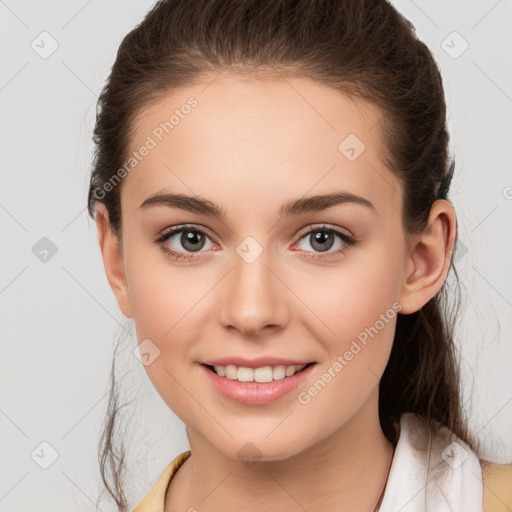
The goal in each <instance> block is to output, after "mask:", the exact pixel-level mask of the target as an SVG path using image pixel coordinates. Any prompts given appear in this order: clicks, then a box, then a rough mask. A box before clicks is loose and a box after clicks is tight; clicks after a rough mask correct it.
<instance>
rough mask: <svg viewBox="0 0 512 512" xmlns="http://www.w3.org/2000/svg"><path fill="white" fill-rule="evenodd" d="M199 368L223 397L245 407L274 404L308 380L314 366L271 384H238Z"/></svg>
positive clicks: (205, 368)
mask: <svg viewBox="0 0 512 512" xmlns="http://www.w3.org/2000/svg"><path fill="white" fill-rule="evenodd" d="M200 366H201V368H202V369H203V371H204V372H206V375H207V377H208V378H209V379H210V382H211V383H212V384H213V387H214V388H215V389H216V390H217V391H219V392H220V393H222V394H223V395H224V396H225V397H227V398H230V399H231V400H234V401H236V402H240V403H243V404H247V405H261V404H268V403H270V402H274V401H275V400H278V399H279V398H281V397H283V396H284V395H286V394H287V393H290V392H291V391H293V390H294V389H296V388H297V387H298V386H300V384H302V383H303V382H304V381H305V380H306V379H307V378H308V376H309V374H310V373H311V371H312V370H313V368H314V367H315V366H316V364H312V365H311V366H308V367H307V368H305V369H304V370H302V371H300V372H298V373H296V374H294V375H292V376H291V377H285V378H284V379H281V380H273V381H272V382H240V381H238V380H234V379H228V378H226V377H220V376H219V375H217V374H216V373H215V372H213V371H211V370H209V369H208V368H207V367H206V366H205V365H203V364H201V365H200Z"/></svg>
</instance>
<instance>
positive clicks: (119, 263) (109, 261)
mask: <svg viewBox="0 0 512 512" xmlns="http://www.w3.org/2000/svg"><path fill="white" fill-rule="evenodd" d="M96 227H97V229H98V242H99V244H100V250H101V254H102V257H103V266H104V267H105V273H106V274H107V279H108V282H109V284H110V287H111V288H112V291H113V292H114V295H115V297H116V300H117V304H118V305H119V308H120V309H121V312H122V313H123V315H124V316H126V317H127V318H133V310H132V306H131V302H130V296H129V294H128V285H127V282H126V275H125V272H124V261H123V253H122V247H121V246H122V243H121V241H120V240H118V238H117V237H116V236H115V235H114V233H113V232H112V229H111V226H110V221H109V215H108V211H107V209H106V207H105V205H104V204H103V203H98V204H97V206H96Z"/></svg>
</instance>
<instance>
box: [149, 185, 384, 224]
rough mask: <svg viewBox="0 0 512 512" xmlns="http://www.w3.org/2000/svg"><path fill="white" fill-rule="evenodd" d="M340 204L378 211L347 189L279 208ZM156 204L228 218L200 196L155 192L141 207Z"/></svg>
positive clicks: (300, 210) (292, 211) (288, 212)
mask: <svg viewBox="0 0 512 512" xmlns="http://www.w3.org/2000/svg"><path fill="white" fill-rule="evenodd" d="M340 204H358V205H361V206H364V207H366V208H368V209H369V210H371V211H373V212H374V213H376V212H377V210H376V208H375V206H374V205H373V203H372V202H371V201H369V200H368V199H366V198H364V197H361V196H358V195H355V194H352V193H351V192H347V191H340V192H333V193H330V194H322V195H316V196H309V197H301V198H299V199H295V200H292V201H289V202H287V203H285V204H283V205H282V206H281V208H280V210H279V217H280V218H284V217H289V216H293V215H301V214H304V213H308V212H318V211H323V210H327V209H328V208H331V207H333V206H336V205H340ZM155 206H166V207H169V208H179V209H181V210H186V211H188V212H192V213H198V214H203V215H211V216H213V217H217V218H219V219H222V220H224V219H226V217H227V211H226V210H225V209H224V208H221V207H220V206H217V205H216V204H215V203H213V202H211V201H209V200H207V199H203V198H201V197H199V196H196V197H192V196H186V195H183V194H155V195H153V196H150V197H148V198H147V199H146V200H145V201H144V202H143V203H142V204H141V205H140V208H142V209H147V208H152V207H155Z"/></svg>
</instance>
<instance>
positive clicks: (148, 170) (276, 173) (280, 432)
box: [118, 73, 407, 460]
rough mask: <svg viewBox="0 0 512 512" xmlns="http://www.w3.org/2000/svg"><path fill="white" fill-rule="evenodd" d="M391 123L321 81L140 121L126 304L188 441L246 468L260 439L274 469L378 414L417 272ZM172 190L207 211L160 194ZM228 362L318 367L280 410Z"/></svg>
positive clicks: (156, 111)
mask: <svg viewBox="0 0 512 512" xmlns="http://www.w3.org/2000/svg"><path fill="white" fill-rule="evenodd" d="M191 97H193V98H194V100H189V98H191ZM173 115H174V118H172V120H171V121H169V119H170V118H171V116H173ZM380 115H381V114H380V111H378V110H377V109H376V108H374V107H371V106H370V105H369V104H367V103H363V102H361V101H360V100H356V99H351V98H349V97H348V96H346V95H343V94H341V93H339V92H336V91H335V90H333V89H331V88H328V87H326V86H323V85H320V84H318V83H316V82H313V81H310V80H308V79H303V78H300V79H288V80H283V81H280V80H275V81H269V80H267V81H264V82H258V81H256V80H254V81H251V80H248V79H247V78H244V79H241V78H237V77H235V76H234V75H228V74H226V73H224V74H222V75H220V76H219V77H217V78H216V79H213V76H212V77H210V78H209V80H208V81H206V80H205V81H204V83H201V84H195V85H191V86H187V87H185V88H182V89H179V90H177V91H173V92H172V93H170V94H168V96H166V97H165V98H164V99H162V100H161V101H158V103H155V104H153V105H152V107H151V108H150V109H148V110H147V111H145V112H144V113H143V114H141V115H139V116H138V118H137V122H136V125H135V132H134V133H135V135H134V136H133V139H132V141H131V151H137V155H138V156H136V157H135V158H136V159H137V163H136V165H135V166H133V168H132V169H131V170H130V171H129V172H128V174H127V176H126V177H125V181H124V182H123V184H122V193H121V211H122V250H123V260H122V261H123V265H124V272H125V279H126V290H125V292H126V295H125V299H122V298H120V297H121V296H122V292H119V293H118V300H119V304H120V306H121V309H122V310H123V313H124V314H125V315H126V316H128V317H133V318H134V321H135V326H136V332H137V338H138V342H139V343H144V344H143V345H141V352H143V353H144V354H145V355H144V356H143V359H144V358H145V364H147V365H146V366H145V368H146V371H147V373H148V375H149V378H150V379H151V381H152V383H153V384H154V386H155V388H156V390H157V391H158V393H159V394H160V395H161V397H162V398H163V400H164V401H165V402H166V403H167V404H168V406H169V407H170V408H171V409H172V410H173V411H174V412H175V413H176V414H177V415H178V416H179V417H180V418H181V419H182V420H183V421H184V423H185V424H186V425H187V431H188V434H189V437H190V436H195V437H196V438H197V439H199V438H201V439H202V440H203V441H206V442H208V443H210V444H211V445H213V446H214V447H216V448H217V449H218V450H220V451H222V452H223V453H225V454H227V455H229V456H232V457H237V456H240V454H241V453H242V454H243V450H246V449H247V446H249V445H248V444H247V443H249V442H250V443H252V445H254V447H255V448H253V449H254V450H255V451H256V452H257V453H258V454H259V456H260V457H261V458H262V459H268V460H272V459H280V458H285V457H289V456H291V455H294V454H297V453H299V452H301V451H304V450H305V449H307V448H308V447H310V446H312V445H313V444H315V443H317V442H319V441H322V440H324V439H326V438H327V437H328V436H330V435H332V434H334V433H335V432H337V431H339V429H342V428H343V427H344V426H348V425H349V424H351V423H352V424H354V425H356V424H360V423H361V421H363V420H364V419H365V418H366V419H367V418H369V417H371V418H372V419H374V418H375V415H376V410H377V399H378V384H379V380H380V377H381V375H382V373H383V371H384V368H385V366H386V363H387V360H388V357H389V353H390V349H391V345H392V340H393V335H394V330H395V323H396V317H397V313H398V311H399V310H400V308H401V307H402V302H401V301H402V298H403V282H404V276H405V275H406V272H407V268H406V267H407V265H406V263H407V260H406V254H407V251H406V244H405V239H404V233H403V231H402V224H401V202H402V186H401V183H400V182H399V181H398V180H397V178H396V177H395V176H394V175H393V174H392V172H391V171H390V170H389V169H387V168H386V167H385V166H384V163H383V155H384V147H383V145H382V140H381V135H380V129H381V126H380V124H379V118H380ZM165 123H167V124H165ZM144 146H145V147H146V150H144V149H142V150H141V148H142V147H144ZM133 162H134V161H132V164H133ZM127 167H128V166H127ZM165 194H169V195H180V196H186V197H187V198H190V199H184V198H181V199H180V198H174V199H172V198H170V197H169V198H168V199H169V201H168V203H167V204H164V202H159V201H156V200H151V198H152V197H153V196H163V195H165ZM333 194H339V196H337V199H336V197H335V196H332V197H331V198H330V199H325V200H322V199H321V198H320V197H321V196H331V195H333ZM344 194H346V196H344ZM356 196H357V198H358V199H357V200H346V201H343V200H342V199H343V198H344V197H345V199H346V198H347V197H348V198H349V199H350V197H356ZM309 198H314V199H309ZM203 201H207V203H206V206H205V205H202V202H203ZM144 203H145V204H144ZM293 204H295V206H290V205H293ZM201 205H202V206H201ZM212 212H217V213H218V215H217V214H213V213H212ZM220 213H222V214H223V216H222V217H221V216H220ZM184 225H186V227H185V228H184V229H185V231H184V232H178V233H177V234H170V235H169V236H167V237H166V238H165V237H164V236H163V235H165V234H167V233H168V231H169V229H170V228H179V227H184ZM330 229H332V230H336V231H339V232H340V233H341V236H340V235H338V234H337V233H335V232H334V231H328V230H330ZM311 231H312V233H310V232H311ZM161 237H163V238H164V239H163V241H162V240H161V242H160V244H159V243H158V242H156V240H157V239H159V238H161ZM350 239H353V240H355V243H350V242H349V241H348V240H350ZM168 251H172V252H171V253H169V252H168ZM236 358H245V359H246V360H247V361H245V362H244V361H242V360H240V359H238V360H237V359H236ZM256 359H260V361H256ZM215 360H223V361H221V362H223V363H224V365H223V366H225V365H226V364H227V363H229V361H232V362H235V363H236V364H235V369H234V370H233V368H231V369H230V370H229V372H232V371H234V372H235V375H236V376H237V377H238V376H241V379H244V378H249V377H246V376H247V374H249V375H250V373H251V372H250V370H249V371H248V372H247V370H242V371H241V372H240V373H238V368H237V367H239V366H242V367H243V366H244V364H245V365H246V367H251V366H253V367H254V366H256V367H261V366H271V374H270V375H271V376H272V378H273V377H274V371H275V372H276V373H275V375H276V377H279V376H280V375H282V369H275V368H274V367H275V366H277V364H276V362H277V363H279V362H284V363H286V364H285V366H287V365H288V366H290V364H288V362H303V363H309V362H314V363H315V364H314V365H312V366H310V367H308V368H306V369H305V370H304V373H303V375H301V374H298V375H297V376H295V377H286V378H285V379H282V378H277V381H276V382H275V383H274V384H272V383H267V384H261V385H260V386H259V387H260V388H261V389H263V388H265V389H266V391H267V393H268V394H267V395H265V396H266V398H265V396H264V395H263V394H262V393H258V392H256V393H255V394H251V392H250V390H248V388H249V387H252V388H255V387H256V386H257V385H256V384H250V385H248V384H247V383H243V382H238V381H236V382H235V381H234V380H231V379H227V377H220V376H214V375H213V373H211V370H209V369H207V368H206V367H205V366H204V363H205V362H212V361H215ZM272 361H273V362H272ZM217 362H218V361H217ZM265 363H268V364H265ZM221 366H222V365H221ZM220 372H222V370H220ZM280 372H281V373H280ZM257 373H258V375H259V378H261V379H263V380H264V379H266V378H268V375H269V373H268V369H264V370H260V371H259V372H257ZM230 375H231V373H230ZM253 375H254V374H253ZM265 376H267V377H265ZM220 379H223V381H222V382H220ZM286 379H294V380H293V384H292V385H291V384H289V382H291V380H290V381H287V380H286ZM228 380H229V381H230V382H227V381H228ZM214 381H216V382H218V383H219V387H217V386H216V385H214V384H213V382H214ZM285 382H286V384H285ZM223 384H229V385H227V386H226V387H225V388H226V389H227V390H228V391H227V393H228V395H226V394H224V392H222V391H220V390H219V389H221V388H222V389H224V387H222V386H223ZM278 387H279V389H278ZM288 388H290V389H288ZM283 389H284V390H285V391H287V392H285V393H284V394H282V391H283ZM279 390H281V394H280V393H279ZM229 393H231V394H229ZM235 395H236V396H237V397H238V399H236V398H234V396H235ZM251 397H252V398H251ZM356 419H357V421H356Z"/></svg>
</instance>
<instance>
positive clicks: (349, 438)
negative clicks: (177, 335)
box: [165, 393, 393, 512]
mask: <svg viewBox="0 0 512 512" xmlns="http://www.w3.org/2000/svg"><path fill="white" fill-rule="evenodd" d="M375 395H376V396H373V397H371V398H370V399H369V401H368V402H367V403H366V404H365V405H364V406H363V408H362V409H360V410H359V411H358V412H357V413H356V414H355V415H354V416H352V418H350V420H349V421H348V422H347V423H345V424H344V425H343V426H342V427H341V428H339V429H338V430H337V431H335V432H333V433H332V434H331V435H330V436H328V437H327V438H325V439H323V440H322V441H320V442H319V443H316V444H314V445H312V446H309V447H308V448H307V449H305V450H303V451H301V452H300V453H298V454H296V455H293V456H291V457H289V458H286V459H282V460H273V461H257V462H256V463H254V464H252V465H250V464H247V463H246V462H245V461H240V460H238V459H234V458H232V457H229V456H226V455H224V454H223V453H222V452H219V451H218V450H217V449H216V448H214V447H213V446H212V445H211V444H209V443H208V442H207V441H206V440H205V439H204V438H202V437H201V436H198V435H195V434H194V433H193V432H189V431H187V434H188V437H189V442H190V449H191V456H190V457H189V459H188V460H187V461H186V462H185V463H184V464H183V466H182V467H181V468H180V469H179V471H178V472H177V473H176V475H175V477H174V478H173V480H172V481H171V485H169V487H168V491H167V495H166V501H165V511H166V512H170V511H171V510H189V509H193V508H196V509H198V510H201V511H205V512H206V511H217V510H223V509H226V508H228V507H229V508H235V509H243V510H244V511H245V512H252V511H253V510H254V511H259V510H265V511H268V512H274V511H276V512H277V511H281V510H291V509H297V510H300V509H301V508H302V509H305V510H308V511H309V512H314V511H317V510H318V511H320V510H321V511H322V512H330V511H335V510H336V511H339V510H352V511H354V512H359V511H360V512H373V511H374V509H375V506H376V505H377V503H378V502H379V498H380V497H381V494H382V492H383V489H384V487H385V484H386V480H387V475H388V471H389V467H390V464H391V459H392V456H393V446H392V444H391V443H390V442H389V441H388V440H387V439H386V437H385V436H384V434H383V432H382V429H381V426H380V422H379V417H378V396H377V393H375ZM171 489H172V490H171Z"/></svg>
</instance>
